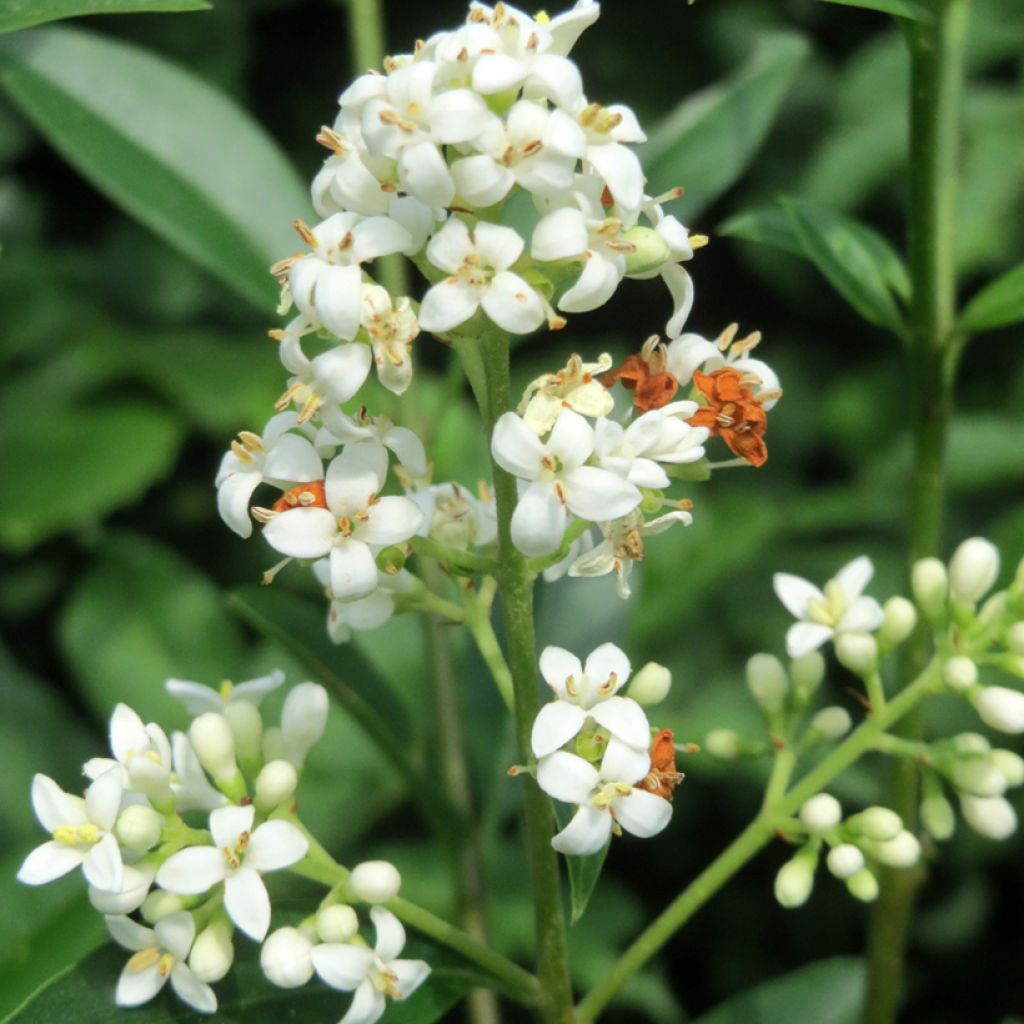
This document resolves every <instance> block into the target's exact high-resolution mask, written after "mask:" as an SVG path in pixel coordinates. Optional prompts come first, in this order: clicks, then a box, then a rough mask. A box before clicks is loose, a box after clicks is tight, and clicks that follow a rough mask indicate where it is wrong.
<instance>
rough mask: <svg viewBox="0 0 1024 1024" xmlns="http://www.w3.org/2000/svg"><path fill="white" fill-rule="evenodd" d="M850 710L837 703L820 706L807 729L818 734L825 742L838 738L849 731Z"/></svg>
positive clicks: (850, 723)
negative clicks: (824, 706) (829, 705)
mask: <svg viewBox="0 0 1024 1024" xmlns="http://www.w3.org/2000/svg"><path fill="white" fill-rule="evenodd" d="M851 725H853V721H852V719H851V718H850V712H849V711H847V710H846V708H841V707H839V706H838V705H832V706H831V707H827V708H822V709H821V710H820V711H819V712H818V713H817V714H816V715H815V716H814V717H813V718H812V719H811V722H810V725H809V726H808V730H810V731H813V732H816V733H818V734H820V736H821V738H822V739H823V740H825V741H826V742H827V743H831V742H832V741H833V740H838V739H840V738H841V737H843V736H845V735H846V734H847V733H848V732H849V731H850V726H851Z"/></svg>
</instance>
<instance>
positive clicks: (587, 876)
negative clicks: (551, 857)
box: [565, 840, 611, 924]
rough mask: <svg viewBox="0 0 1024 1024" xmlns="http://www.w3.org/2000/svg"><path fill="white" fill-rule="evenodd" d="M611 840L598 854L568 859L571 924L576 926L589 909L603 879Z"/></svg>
mask: <svg viewBox="0 0 1024 1024" xmlns="http://www.w3.org/2000/svg"><path fill="white" fill-rule="evenodd" d="M610 846H611V840H609V841H608V842H607V843H605V844H604V846H603V847H602V848H601V849H600V850H599V851H598V852H597V853H592V854H590V855H589V856H588V857H566V858H565V863H566V866H567V867H568V869H569V894H570V905H571V908H572V916H571V918H570V924H575V923H576V922H577V921H578V920H579V919H580V918H581V917H582V916H583V912H584V911H585V910H586V909H587V904H588V903H590V897H591V896H592V895H593V894H594V888H595V887H596V886H597V881H598V879H599V878H600V877H601V869H602V868H603V867H604V861H605V858H606V857H607V856H608V848H609V847H610Z"/></svg>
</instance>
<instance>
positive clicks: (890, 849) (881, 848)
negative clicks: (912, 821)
mask: <svg viewBox="0 0 1024 1024" xmlns="http://www.w3.org/2000/svg"><path fill="white" fill-rule="evenodd" d="M868 853H870V854H871V855H872V856H873V857H874V858H875V859H876V860H877V861H878V862H879V863H880V864H885V865H886V866H887V867H890V868H911V867H913V866H914V865H915V864H916V863H917V862H918V861H919V860H920V859H921V844H920V843H919V842H918V841H917V836H915V835H914V834H913V833H912V832H908V831H907V830H906V829H902V830H901V831H900V832H898V833H897V834H896V835H895V836H894V837H893V838H892V839H890V840H888V841H887V842H883V843H871V845H870V847H869V848H868Z"/></svg>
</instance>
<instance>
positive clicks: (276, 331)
mask: <svg viewBox="0 0 1024 1024" xmlns="http://www.w3.org/2000/svg"><path fill="white" fill-rule="evenodd" d="M267 337H268V338H270V339H271V340H272V341H284V339H285V338H287V337H288V335H287V334H286V333H285V332H284V331H282V330H281V328H280V327H272V328H271V329H270V330H269V331H267Z"/></svg>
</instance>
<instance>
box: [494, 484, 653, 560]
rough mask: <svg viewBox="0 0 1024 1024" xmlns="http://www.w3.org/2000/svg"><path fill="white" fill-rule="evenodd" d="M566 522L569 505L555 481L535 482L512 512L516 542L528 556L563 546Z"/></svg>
mask: <svg viewBox="0 0 1024 1024" xmlns="http://www.w3.org/2000/svg"><path fill="white" fill-rule="evenodd" d="M577 472H579V470H577ZM627 486H628V485H627ZM638 493H639V492H638ZM565 520H566V514H565V506H563V505H562V503H561V501H560V500H559V498H558V493H557V492H556V490H555V485H554V482H553V481H542V480H538V481H535V482H534V483H531V484H530V486H529V487H527V489H526V491H525V492H524V493H523V495H522V497H521V498H520V499H519V504H518V505H516V510H515V512H513V513H512V543H513V544H515V546H516V547H517V548H519V550H520V551H521V552H522V553H523V554H524V555H529V556H531V557H539V556H540V555H550V554H552V553H553V552H555V551H557V550H558V545H559V544H561V543H562V537H563V536H564V535H565Z"/></svg>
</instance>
